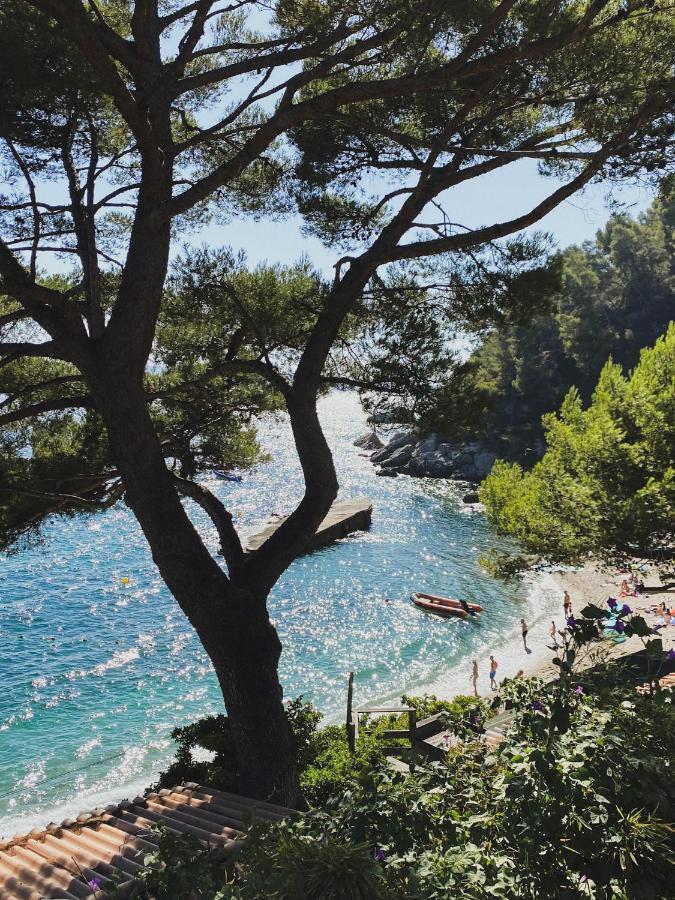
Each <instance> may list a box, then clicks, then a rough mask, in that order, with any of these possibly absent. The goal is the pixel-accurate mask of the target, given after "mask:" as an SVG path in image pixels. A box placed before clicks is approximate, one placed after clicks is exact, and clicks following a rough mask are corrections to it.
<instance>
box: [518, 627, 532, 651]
mask: <svg viewBox="0 0 675 900" xmlns="http://www.w3.org/2000/svg"><path fill="white" fill-rule="evenodd" d="M528 631H529V629H528V627H527V622H526V621H525V619H521V620H520V633H521V634H522V636H523V647H524V648H525V652H526V653H529V652H530V649H529V647H528V646H527V632H528Z"/></svg>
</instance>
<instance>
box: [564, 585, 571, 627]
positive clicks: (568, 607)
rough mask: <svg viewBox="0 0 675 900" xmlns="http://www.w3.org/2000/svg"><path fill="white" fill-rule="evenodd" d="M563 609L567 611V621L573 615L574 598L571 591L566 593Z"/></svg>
mask: <svg viewBox="0 0 675 900" xmlns="http://www.w3.org/2000/svg"><path fill="white" fill-rule="evenodd" d="M563 607H564V609H565V621H567V619H569V617H570V616H571V615H572V598H571V597H570V595H569V591H565V593H564V595H563Z"/></svg>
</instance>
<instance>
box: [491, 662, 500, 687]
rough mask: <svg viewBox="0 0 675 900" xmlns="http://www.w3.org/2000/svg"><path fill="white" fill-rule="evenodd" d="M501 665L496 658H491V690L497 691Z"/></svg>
mask: <svg viewBox="0 0 675 900" xmlns="http://www.w3.org/2000/svg"><path fill="white" fill-rule="evenodd" d="M498 665H499V663H498V662H497V660H496V659H495V658H494V656H491V657H490V690H491V691H496V690H497V666H498Z"/></svg>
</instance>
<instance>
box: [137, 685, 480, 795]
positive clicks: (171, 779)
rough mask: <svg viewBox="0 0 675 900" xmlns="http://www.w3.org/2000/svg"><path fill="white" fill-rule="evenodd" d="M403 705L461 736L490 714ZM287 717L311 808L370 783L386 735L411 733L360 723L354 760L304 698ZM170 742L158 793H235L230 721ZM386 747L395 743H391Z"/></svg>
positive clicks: (338, 732) (425, 700)
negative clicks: (180, 787)
mask: <svg viewBox="0 0 675 900" xmlns="http://www.w3.org/2000/svg"><path fill="white" fill-rule="evenodd" d="M401 702H402V703H404V704H407V705H409V706H413V707H414V708H415V709H416V711H417V718H418V720H419V719H423V718H425V717H426V716H430V715H433V714H434V713H439V712H442V713H444V715H445V719H444V724H445V726H446V727H447V728H448V730H449V731H452V732H453V733H455V734H458V735H464V734H465V733H467V731H473V732H475V731H480V730H481V726H482V723H483V720H484V719H485V716H486V715H487V712H488V706H487V704H486V703H485V701H483V700H480V699H478V698H475V697H463V696H459V697H455V698H454V699H453V700H439V699H438V698H437V697H434V696H431V695H425V696H423V697H409V696H403V697H402V698H401ZM286 714H287V716H288V720H289V723H290V726H291V731H292V733H293V737H294V739H295V744H296V752H297V757H298V770H299V775H300V790H301V794H302V796H303V797H304V799H305V802H306V804H307V805H308V806H319V805H321V804H323V803H325V802H326V801H327V800H328V799H329V798H330V797H334V796H338V795H340V794H341V793H342V792H343V791H345V790H346V789H347V788H348V787H349V786H350V785H353V784H354V783H361V782H362V781H364V780H367V779H368V778H370V777H371V775H372V773H373V772H374V771H376V769H377V768H378V767H380V766H382V764H383V763H384V755H383V752H382V747H383V742H382V739H381V738H382V732H383V731H385V730H386V729H388V728H405V727H407V720H406V717H405V716H382V717H380V718H379V719H377V720H372V721H370V722H368V720H366V721H365V722H364V723H362V724H364V725H365V726H366V727H365V728H362V730H361V732H360V735H359V740H358V741H357V744H356V751H355V753H353V754H351V753H350V752H349V748H348V745H347V735H346V730H345V727H344V726H343V725H329V726H327V727H325V728H319V723H320V721H321V719H322V715H321V713H320V712H317V710H315V709H314V708H313V707H312V705H311V704H310V703H306V702H305V701H304V700H303V698H302V697H298V698H297V699H296V700H289V701H287V704H286ZM172 737H173V738H174V740H175V741H176V743H177V745H178V750H177V753H176V758H175V760H174V762H173V763H172V764H171V765H170V766H169V768H168V769H167V770H166V771H165V772H163V773H162V774H161V775H160V777H159V781H158V783H157V784H156V785H154V788H155V789H158V788H164V787H172V786H173V785H176V784H181V783H183V782H186V781H196V782H199V783H202V784H209V785H211V787H215V788H219V789H220V790H224V791H236V789H237V774H238V773H237V765H236V757H235V754H234V747H233V744H232V738H231V736H230V732H229V723H228V720H227V716H223V715H220V716H207V717H206V718H204V719H200V720H199V721H197V722H195V723H193V724H191V725H185V726H183V727H180V728H175V729H174V731H173V732H172ZM387 743H388V744H389V745H391V744H392V743H394V742H392V741H391V740H389V741H387ZM399 743H402V744H406V743H407V742H406V741H399ZM200 751H207V753H208V754H209V755H210V759H209V760H208V761H204V759H203V753H200ZM200 757H201V758H200Z"/></svg>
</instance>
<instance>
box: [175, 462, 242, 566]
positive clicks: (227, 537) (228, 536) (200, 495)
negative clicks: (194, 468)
mask: <svg viewBox="0 0 675 900" xmlns="http://www.w3.org/2000/svg"><path fill="white" fill-rule="evenodd" d="M173 478H174V481H175V483H176V487H177V488H178V491H179V493H181V494H183V495H184V496H185V497H189V498H190V499H191V500H194V502H195V503H197V504H198V506H200V507H201V508H202V509H203V510H204V512H205V513H206V514H207V516H208V517H209V518H210V519H211V521H212V522H213V524H214V525H215V527H216V531H217V532H218V537H219V539H220V546H221V549H222V551H223V556H224V557H225V562H226V563H227V568H228V571H229V573H230V578H235V577H236V575H237V574H238V572H239V571H240V569H241V566H242V564H243V562H244V550H243V548H242V546H241V541H240V539H239V535H238V534H237V529H236V528H235V527H234V522H233V520H232V514H231V513H230V512H228V510H227V509H226V508H225V506H224V504H223V503H222V502H221V501H220V500H219V499H218V497H216V495H215V494H212V493H211V491H209V490H208V489H207V488H205V487H203V486H202V485H201V484H197V483H196V482H195V481H190V480H188V479H187V478H181V477H180V476H179V475H176V474H174V476H173Z"/></svg>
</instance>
